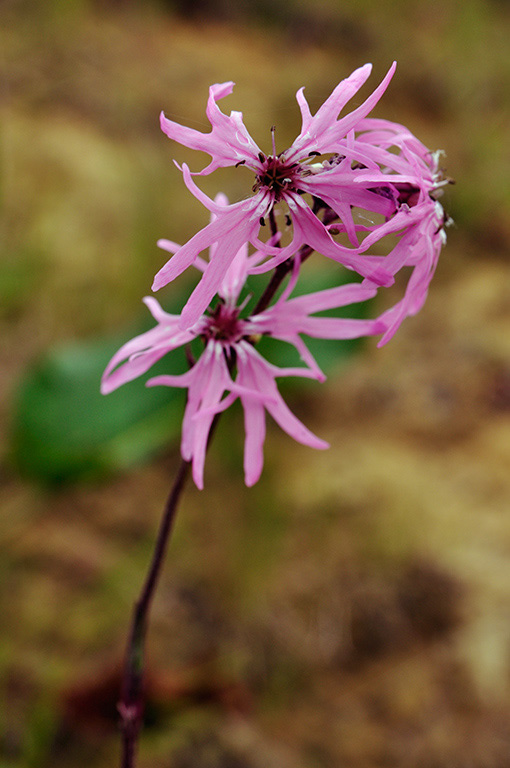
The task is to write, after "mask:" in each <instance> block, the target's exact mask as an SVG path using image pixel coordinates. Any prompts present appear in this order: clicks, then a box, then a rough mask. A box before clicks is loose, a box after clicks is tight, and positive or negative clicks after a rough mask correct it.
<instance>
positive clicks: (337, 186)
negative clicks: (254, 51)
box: [153, 63, 414, 326]
mask: <svg viewBox="0 0 510 768" xmlns="http://www.w3.org/2000/svg"><path fill="white" fill-rule="evenodd" d="M395 66H396V65H395V63H394V64H393V65H392V66H391V68H390V70H389V71H388V73H387V75H386V77H385V78H384V79H383V81H382V82H381V83H380V85H379V86H378V87H377V88H376V89H375V91H374V92H373V93H372V94H371V95H370V96H369V97H368V98H367V99H366V100H365V101H364V102H363V103H362V104H361V105H360V106H359V107H357V108H356V109H355V110H354V111H353V112H351V113H349V114H347V115H345V116H344V117H342V118H340V119H337V117H338V114H339V112H340V111H341V110H342V109H343V107H344V106H345V105H346V103H347V102H348V101H349V100H350V99H351V98H352V97H353V96H354V95H355V94H356V93H357V92H358V91H359V89H360V88H361V86H362V85H363V84H364V83H365V81H366V80H367V78H368V76H369V75H370V72H371V65H370V64H366V65H365V66H363V67H361V68H360V69H357V70H356V71H355V72H353V73H352V75H350V77H348V78H347V79H346V80H343V81H342V82H341V83H340V84H339V85H338V86H337V87H336V88H335V89H334V91H333V92H332V94H331V95H330V96H329V98H328V99H326V101H325V102H324V104H323V105H322V106H321V107H320V109H319V110H318V111H317V113H316V114H315V115H313V116H312V115H311V113H310V110H309V107H308V104H307V102H306V99H305V97H304V94H303V89H301V90H300V91H298V94H297V101H298V104H299V107H300V110H301V116H302V128H301V132H300V134H299V135H298V137H297V138H296V140H295V141H294V143H293V144H292V146H291V147H290V148H289V149H287V150H285V151H284V152H281V153H280V154H277V153H276V149H275V145H274V133H273V151H272V154H270V155H265V154H264V153H263V152H262V151H261V150H260V149H259V147H258V146H257V144H256V143H255V142H254V141H253V139H252V138H251V136H250V135H249V133H248V131H247V129H246V127H245V126H244V123H243V118H242V114H241V113H240V112H231V114H230V115H229V116H227V115H225V114H224V113H223V112H221V110H220V109H219V107H218V105H217V101H219V100H220V99H222V98H224V97H225V96H227V95H229V94H230V93H231V92H232V89H233V85H234V84H233V83H231V82H228V83H223V84H220V85H213V86H211V88H210V91H209V100H208V104H207V110H206V113H207V117H208V119H209V121H210V123H211V126H212V130H211V132H210V133H202V132H200V131H197V130H195V129H193V128H187V127H184V126H181V125H179V124H178V123H175V122H174V121H172V120H169V119H168V118H166V117H165V115H164V114H162V115H161V127H162V130H163V131H164V132H165V133H166V135H167V136H169V137H170V138H171V139H173V140H175V141H177V142H179V143H181V144H183V145H184V146H187V147H190V148H192V149H198V150H201V151H203V152H206V153H208V154H209V155H210V156H211V162H210V163H209V164H208V165H207V166H206V167H205V168H204V169H203V170H202V171H200V172H199V175H204V174H208V173H211V172H212V171H214V170H216V169H217V168H221V167H226V166H245V167H246V168H249V169H251V170H252V172H253V173H254V174H255V184H254V186H253V192H254V194H253V196H252V197H250V198H248V199H246V200H241V201H240V202H237V203H234V204H232V205H229V206H218V205H216V204H215V203H214V202H213V201H212V200H210V199H209V198H208V197H207V196H206V195H205V194H204V193H203V192H202V191H201V190H200V189H199V188H198V187H197V185H196V184H195V183H194V181H193V179H192V174H191V172H190V170H189V168H188V167H187V166H186V165H183V166H182V172H183V177H184V181H185V183H186V185H187V187H188V188H189V190H190V191H191V192H192V193H193V194H194V195H195V197H196V198H197V199H198V200H200V201H201V202H202V203H203V204H204V205H205V206H206V207H207V208H208V209H209V210H210V211H212V212H214V213H215V214H216V219H215V221H213V222H212V223H210V224H208V225H207V226H206V227H205V228H204V229H202V230H201V231H200V232H198V233H197V234H196V235H195V236H194V237H192V238H191V240H190V241H189V242H188V243H186V244H185V245H183V246H182V247H181V248H180V249H179V250H178V251H177V252H176V253H175V255H174V256H173V258H172V259H171V260H170V261H169V262H167V263H166V264H165V265H164V266H163V267H162V269H161V270H160V271H159V272H158V274H157V275H156V277H155V279H154V283H153V290H158V289H159V288H161V287H162V286H164V285H166V284H167V283H168V282H170V281H171V280H173V279H174V278H175V277H177V276H178V275H179V274H181V273H182V272H183V271H184V270H185V269H186V268H187V267H188V266H190V265H191V264H192V263H193V262H194V260H195V258H196V256H197V255H198V254H199V253H200V252H201V251H203V250H204V249H206V248H208V247H209V246H211V245H212V244H215V243H216V244H217V252H218V257H217V258H215V259H213V260H211V263H210V265H209V266H208V268H207V270H206V271H205V273H204V277H203V279H202V281H201V282H200V284H199V285H198V286H197V287H196V289H195V291H194V292H193V294H192V295H191V297H190V299H189V301H188V303H187V304H186V306H185V308H184V310H183V313H182V323H183V326H186V325H190V324H193V323H194V322H195V321H196V320H197V319H198V317H199V316H200V315H201V314H202V312H203V311H204V310H205V308H206V307H207V305H208V304H209V302H210V300H211V298H212V297H213V295H214V294H215V293H216V291H217V290H218V287H219V285H220V284H221V281H222V279H223V276H224V275H225V273H226V271H227V269H228V267H229V265H230V263H231V261H232V259H233V258H234V255H235V253H236V252H237V250H238V249H239V247H240V246H241V244H242V243H243V242H250V243H252V244H253V245H254V246H255V247H257V248H259V249H260V250H261V251H262V252H263V253H265V254H266V255H267V256H268V259H267V261H266V262H265V263H264V264H261V265H260V266H259V269H258V271H267V270H269V269H272V268H273V267H275V266H276V265H277V264H278V263H281V262H282V261H284V260H285V259H287V258H289V257H290V256H292V255H293V254H294V253H296V251H297V250H298V249H299V248H300V247H301V246H302V245H303V244H307V245H309V246H310V247H311V248H313V249H314V250H316V251H318V252H319V253H321V254H323V255H325V256H328V257H330V258H332V259H334V260H335V261H337V262H339V263H341V264H343V265H344V266H346V267H347V268H348V269H351V270H354V271H356V272H358V273H359V274H360V275H362V276H364V277H367V278H369V279H370V280H372V281H373V282H374V283H375V284H377V285H389V284H391V283H392V282H393V275H392V273H391V272H390V271H388V270H387V269H386V268H385V267H384V266H381V264H380V261H378V260H374V259H372V258H371V256H370V255H360V252H359V242H358V236H357V233H358V232H359V231H361V230H363V229H364V228H363V227H359V226H357V225H356V224H355V223H354V220H353V216H352V207H353V206H356V207H359V208H362V209H365V210H367V211H370V212H372V213H373V214H375V215H377V216H379V217H381V216H382V217H383V218H385V219H387V218H389V217H391V216H392V215H393V214H394V213H395V211H396V206H397V203H396V197H397V195H396V194H390V195H387V194H380V192H379V190H378V189H377V188H376V189H375V190H374V189H373V187H374V184H373V183H372V182H369V183H367V184H365V185H363V184H359V183H358V184H354V183H353V182H354V179H355V177H356V175H357V174H358V173H359V171H360V169H363V168H366V167H368V168H369V169H370V170H371V171H372V172H373V173H375V172H376V171H377V172H384V171H381V165H380V161H379V160H378V159H376V158H370V157H368V156H367V153H366V152H365V151H362V150H365V145H361V146H360V147H358V143H357V141H356V140H355V131H356V129H357V126H358V125H359V123H360V122H361V121H362V120H363V119H364V118H366V115H367V114H368V113H369V112H370V111H371V110H372V109H373V107H374V106H375V104H376V103H377V101H378V100H379V98H380V97H381V96H382V94H383V93H384V91H385V90H386V88H387V86H388V83H389V81H390V79H391V77H392V76H393V72H394V70H395ZM389 154H391V153H390V152H388V151H386V152H385V151H384V150H381V151H380V155H381V156H383V155H384V157H386V155H389ZM321 155H327V157H326V158H325V159H323V160H322V162H320V161H319V160H320V156H321ZM331 155H332V156H331ZM390 167H391V166H390ZM413 180H414V177H413ZM304 194H309V195H311V196H312V198H315V199H316V198H318V199H320V200H321V201H323V203H325V204H326V206H329V208H331V209H332V210H333V211H334V213H335V215H336V216H338V217H339V219H340V222H341V228H342V230H343V231H345V232H346V233H347V235H348V237H349V240H350V242H351V245H350V246H346V245H342V244H340V243H338V242H336V241H335V240H334V239H333V237H332V235H331V233H330V231H329V230H328V228H327V226H326V225H325V224H324V223H323V221H321V219H320V218H319V217H318V216H317V215H316V213H315V212H314V211H313V209H312V208H311V207H310V206H309V205H308V203H307V202H306V199H305V198H304V197H303V195H304ZM280 202H282V203H285V204H286V205H287V208H288V215H289V218H290V221H291V222H292V239H291V242H290V243H289V244H288V245H286V246H285V247H278V246H277V245H274V244H271V243H268V242H262V241H261V240H260V239H259V234H260V228H261V226H263V225H264V224H265V222H266V218H267V217H268V216H269V217H271V216H272V215H273V211H274V207H275V205H276V204H278V203H280ZM163 247H164V246H163Z"/></svg>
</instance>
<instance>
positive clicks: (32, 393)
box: [12, 336, 185, 484]
mask: <svg viewBox="0 0 510 768" xmlns="http://www.w3.org/2000/svg"><path fill="white" fill-rule="evenodd" d="M126 338H129V336H125V337H124V339H123V340H124V341H125V339H126ZM120 343H122V340H121V342H120ZM119 345H120V344H119V340H118V339H115V340H113V339H108V340H101V341H96V342H91V343H81V344H80V343H76V344H69V345H66V346H63V347H59V348H57V349H55V350H54V351H52V352H50V353H48V355H47V356H46V357H45V358H43V359H42V360H41V361H40V362H38V363H37V364H35V365H34V366H33V367H31V368H30V369H29V370H28V371H27V372H26V374H25V377H24V379H23V381H22V382H21V383H20V386H19V390H18V396H17V399H16V403H15V408H14V417H13V429H12V455H13V459H14V462H15V464H16V465H17V467H18V468H19V469H20V470H21V471H22V472H23V473H25V474H27V475H29V476H30V477H32V478H34V479H37V480H39V481H43V482H45V483H49V484H57V483H62V482H69V481H74V480H79V479H85V478H88V477H91V476H98V475H102V474H105V473H107V472H108V471H111V470H115V469H122V468H126V467H129V466H132V465H134V464H136V463H138V462H140V461H142V460H144V459H146V458H148V457H149V456H150V455H151V454H153V453H154V452H155V451H157V450H158V449H159V448H161V447H162V446H163V445H167V444H169V443H172V442H175V441H177V440H178V437H179V433H180V424H181V420H182V411H183V402H184V393H183V391H182V390H180V389H174V388H170V387H153V388H152V387H151V388H146V387H145V386H144V381H142V380H140V379H138V380H136V381H133V382H130V383H128V384H126V385H125V386H123V387H120V388H119V389H118V390H116V391H115V392H112V393H111V394H109V395H106V396H103V395H101V394H100V392H99V382H100V378H101V374H102V372H103V370H104V368H105V366H106V364H107V363H108V361H109V360H110V358H111V356H112V355H113V353H114V352H115V351H116V350H117V349H118V347H119ZM169 362H171V363H172V364H173V368H172V370H171V371H169V367H168V366H169ZM165 363H166V365H165V372H167V373H168V372H171V373H179V372H181V371H182V370H184V369H185V364H184V359H183V357H182V358H179V355H178V354H177V355H174V356H171V357H170V358H167V359H166V361H165ZM158 372H161V370H159V371H158V369H157V366H155V367H154V368H153V369H152V373H158Z"/></svg>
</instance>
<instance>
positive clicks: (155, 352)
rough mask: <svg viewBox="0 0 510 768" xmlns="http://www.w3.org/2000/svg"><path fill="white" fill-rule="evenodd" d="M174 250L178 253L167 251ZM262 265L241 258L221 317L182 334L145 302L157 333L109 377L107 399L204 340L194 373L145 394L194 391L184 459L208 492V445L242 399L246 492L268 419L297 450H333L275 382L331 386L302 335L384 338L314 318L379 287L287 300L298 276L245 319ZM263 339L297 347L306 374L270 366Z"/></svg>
mask: <svg viewBox="0 0 510 768" xmlns="http://www.w3.org/2000/svg"><path fill="white" fill-rule="evenodd" d="M168 247H172V248H177V247H178V246H177V245H175V244H173V243H168ZM262 257H263V255H262V254H253V255H252V256H248V253H247V246H246V245H245V246H244V247H243V248H242V249H241V250H240V251H238V253H237V254H236V255H235V256H234V258H233V259H232V264H231V267H230V269H229V270H228V271H227V274H226V275H225V277H224V279H223V282H222V284H221V286H220V290H219V294H220V300H219V302H218V303H217V305H216V307H215V309H214V310H212V311H211V312H209V313H208V314H204V315H202V316H201V317H200V318H199V319H198V320H197V322H196V323H195V324H194V325H193V326H192V327H190V328H188V329H184V330H183V329H182V328H181V323H180V316H179V315H171V314H168V313H166V312H164V311H163V310H162V309H161V307H160V306H159V304H158V302H157V301H156V299H154V298H150V297H149V298H146V299H144V301H145V303H146V305H147V306H148V308H149V310H150V311H151V313H152V315H153V317H154V319H155V320H156V321H157V325H156V327H154V328H153V329H151V330H149V331H147V332H146V333H143V334H141V335H140V336H137V337H136V338H134V339H132V340H131V341H129V342H127V344H125V345H124V346H123V347H122V348H121V349H120V350H119V351H118V352H117V353H116V354H115V355H114V356H113V358H112V360H111V361H110V363H109V364H108V366H107V368H106V370H105V372H104V374H103V378H102V383H101V391H102V393H103V394H108V393H109V392H111V391H113V390H114V389H116V388H117V387H119V386H121V385H122V384H125V383H126V382H128V381H131V380H132V379H135V378H137V377H138V376H141V375H142V374H144V373H146V372H147V371H148V370H149V369H150V368H151V367H152V366H153V365H154V363H156V362H157V361H158V360H160V359H161V358H162V357H163V356H164V355H166V354H167V353H168V352H171V351H172V350H174V349H176V348H177V347H181V346H183V345H185V344H188V343H189V342H191V341H192V340H193V339H197V338H201V339H202V341H203V342H204V350H203V352H202V354H201V356H200V357H199V359H198V360H197V362H195V363H194V364H193V365H192V367H191V368H190V370H188V371H187V372H186V373H183V374H180V375H161V376H156V377H154V378H152V379H150V380H149V381H148V382H147V386H156V385H164V386H171V387H184V388H187V389H188V400H187V406H186V410H185V414H184V419H183V427H182V440H181V453H182V456H183V458H184V459H186V460H187V461H191V462H192V470H193V479H194V481H195V483H196V485H197V486H198V487H199V488H202V487H203V474H204V462H205V455H206V450H207V442H208V437H209V432H210V429H211V426H212V423H213V420H214V417H215V415H216V414H217V413H220V412H221V411H223V410H225V409H226V408H228V407H229V406H230V405H231V404H232V403H233V402H234V401H235V400H236V399H237V398H239V399H240V401H241V404H242V406H243V410H244V423H245V449H244V470H245V481H246V484H247V485H249V486H251V485H253V484H254V483H255V482H257V480H258V479H259V477H260V473H261V471H262V465H263V444H264V438H265V411H267V412H268V413H269V414H270V415H271V416H272V417H273V419H274V420H275V421H276V422H277V423H278V424H279V425H280V427H281V428H282V429H283V430H284V431H285V432H287V434H289V435H290V436H291V437H293V438H294V439H295V440H297V441H298V442H300V443H303V444H305V445H309V446H311V447H312V448H318V449H324V448H327V447H328V444H327V443H326V442H324V440H321V439H320V438H318V437H317V436H316V435H314V434H313V433H312V432H310V430H309V429H307V427H305V426H304V424H302V422H301V421H299V419H298V418H297V417H296V416H295V415H294V414H293V413H292V412H291V411H290V410H289V408H288V406H287V405H286V404H285V402H284V400H283V398H282V396H281V395H280V393H279V392H278V388H277V385H276V381H275V380H276V378H278V377H280V376H301V377H305V378H314V379H317V380H319V381H323V380H324V379H325V376H324V374H323V373H322V371H321V370H320V368H319V366H318V365H317V363H316V361H315V360H314V358H313V357H312V355H311V353H310V351H309V350H308V348H307V347H306V345H305V344H304V342H303V340H302V339H301V337H300V334H301V333H304V334H307V335H309V336H315V337H322V338H330V339H347V338H356V337H359V336H364V335H372V334H377V333H381V332H383V331H384V330H385V328H386V325H385V324H384V323H381V322H380V321H378V320H352V319H342V318H330V317H312V315H313V314H314V313H316V312H320V311H323V310H326V309H331V308H335V307H341V306H345V305H346V304H349V303H353V302H359V301H364V300H366V299H368V298H371V297H372V296H374V295H375V293H376V290H377V289H376V287H375V286H373V285H366V286H363V285H360V284H353V285H344V286H341V287H339V288H333V289H330V290H326V291H319V292H316V293H312V294H310V295H308V296H299V297H296V298H294V299H288V295H289V293H290V291H291V290H292V288H293V286H294V284H295V281H296V279H297V274H298V270H297V269H296V270H295V272H294V275H293V278H292V280H291V282H290V283H289V285H288V286H287V288H286V289H285V291H284V292H283V294H282V295H281V296H280V298H279V300H278V301H277V302H276V304H275V305H274V306H273V307H270V308H268V309H266V310H265V311H264V312H262V313H260V314H259V315H255V316H251V317H247V318H245V319H243V318H241V316H240V313H241V311H242V308H243V305H242V304H241V306H239V305H238V304H237V301H238V298H239V295H240V292H241V289H242V287H243V285H244V280H245V278H246V275H247V273H248V271H249V269H250V268H251V267H253V265H254V264H256V263H257V262H258V261H259V260H260V258H262ZM211 263H212V261H211ZM197 266H198V267H199V268H200V269H202V270H203V269H205V270H207V267H206V264H205V262H199V263H198V264H197ZM264 334H265V335H270V336H272V337H274V338H276V339H280V340H283V341H286V342H288V343H289V344H292V345H293V346H294V347H295V348H296V349H297V351H298V352H299V354H300V356H301V358H302V360H303V361H304V363H305V366H306V367H292V368H279V367H277V366H276V365H273V364H271V363H269V362H268V361H267V360H265V359H264V358H263V357H262V356H261V355H260V354H259V352H258V351H257V350H256V349H255V348H254V343H256V341H257V339H258V338H260V336H261V335H264ZM235 369H236V370H237V374H236V375H235V378H234V370H235Z"/></svg>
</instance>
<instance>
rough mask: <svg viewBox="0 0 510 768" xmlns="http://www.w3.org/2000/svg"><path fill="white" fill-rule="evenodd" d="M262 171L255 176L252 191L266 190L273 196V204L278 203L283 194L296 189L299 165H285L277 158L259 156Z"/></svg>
mask: <svg viewBox="0 0 510 768" xmlns="http://www.w3.org/2000/svg"><path fill="white" fill-rule="evenodd" d="M259 157H260V161H261V163H262V165H263V170H262V171H261V173H259V175H258V176H257V180H256V182H255V184H254V187H253V191H254V192H258V190H259V189H268V190H269V191H270V192H272V193H273V194H274V199H275V202H279V201H280V200H281V199H282V197H283V196H284V194H285V192H287V191H289V190H295V189H296V180H297V178H298V176H299V173H298V168H299V163H285V162H284V161H282V160H281V159H280V156H278V157H272V156H269V157H265V156H264V155H262V153H261V154H260V156H259Z"/></svg>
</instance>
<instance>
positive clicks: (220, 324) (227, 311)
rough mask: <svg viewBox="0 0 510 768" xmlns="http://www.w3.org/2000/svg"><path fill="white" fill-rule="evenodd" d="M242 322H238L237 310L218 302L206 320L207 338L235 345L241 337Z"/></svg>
mask: <svg viewBox="0 0 510 768" xmlns="http://www.w3.org/2000/svg"><path fill="white" fill-rule="evenodd" d="M242 326H243V322H242V320H239V308H238V307H229V306H227V305H226V304H223V302H220V303H219V304H217V306H216V307H215V309H214V311H213V312H212V313H211V314H210V316H209V318H208V327H207V331H206V334H207V336H208V337H209V338H213V339H218V340H219V341H228V342H232V343H235V342H236V341H239V339H240V338H241V337H242V336H243V328H242Z"/></svg>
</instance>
